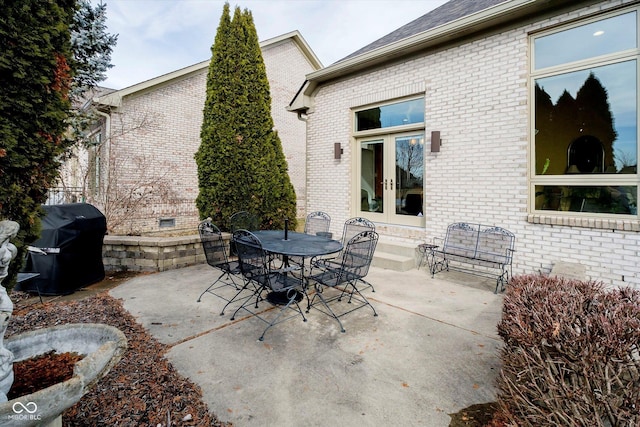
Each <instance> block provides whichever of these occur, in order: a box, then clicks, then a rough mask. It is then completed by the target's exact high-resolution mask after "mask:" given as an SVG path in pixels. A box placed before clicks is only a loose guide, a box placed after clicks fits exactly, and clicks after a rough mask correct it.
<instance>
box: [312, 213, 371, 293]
mask: <svg viewBox="0 0 640 427" xmlns="http://www.w3.org/2000/svg"><path fill="white" fill-rule="evenodd" d="M363 231H376V226H375V224H374V223H373V222H371V221H369V220H368V219H366V218H361V217H355V218H349V219H348V220H346V221H345V223H344V227H343V229H342V239H341V241H342V246H343V247H344V248H343V249H342V251H341V252H340V253H339V254H338V255H336V256H334V257H329V258H317V259H313V260H312V261H311V266H312V268H313V267H317V268H321V269H327V268H333V269H335V268H338V267H340V266H341V265H342V258H343V256H344V253H345V248H346V246H347V243H348V242H349V241H350V240H351V239H352V238H353V237H354V236H356V235H358V234H359V233H362V232H363ZM358 282H360V283H361V284H362V285H364V286H362V287H361V288H360V290H361V291H362V290H365V289H367V288H371V292H375V291H376V290H375V289H374V287H373V285H372V284H371V283H369V282H367V281H366V280H364V279H360V280H359V281H358Z"/></svg>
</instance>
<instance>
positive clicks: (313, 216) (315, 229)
mask: <svg viewBox="0 0 640 427" xmlns="http://www.w3.org/2000/svg"><path fill="white" fill-rule="evenodd" d="M330 225H331V217H330V216H329V214H327V213H325V212H322V211H316V212H311V213H310V214H308V215H307V218H306V220H305V223H304V232H305V234H311V235H315V236H321V237H326V238H327V239H330V238H331V233H329V227H330ZM304 261H305V259H304V258H303V257H299V256H290V257H289V258H288V262H289V264H290V265H291V264H294V265H297V266H299V267H300V268H301V269H302V276H304Z"/></svg>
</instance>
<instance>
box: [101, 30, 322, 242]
mask: <svg viewBox="0 0 640 427" xmlns="http://www.w3.org/2000/svg"><path fill="white" fill-rule="evenodd" d="M263 57H264V61H265V65H266V68H267V76H268V78H269V82H270V85H271V96H272V115H273V119H274V123H275V129H276V130H277V131H278V134H279V136H280V140H281V142H282V147H283V151H284V154H285V157H286V159H287V162H288V164H289V175H290V178H291V182H292V184H293V186H294V188H295V190H296V195H297V197H298V212H299V215H300V216H303V215H304V207H305V203H304V200H305V193H306V190H305V152H306V148H305V134H306V130H305V127H306V125H305V123H304V122H302V121H300V120H298V119H297V117H296V115H295V114H293V113H289V112H287V111H286V110H285V108H286V106H287V105H288V104H289V103H290V102H291V100H292V99H293V97H294V95H295V93H296V92H297V91H298V89H299V86H300V85H301V84H302V82H304V79H305V74H307V73H309V72H311V71H313V70H314V68H313V67H312V65H311V64H310V63H309V62H308V61H307V59H306V57H304V55H303V54H302V52H301V51H300V49H299V48H298V47H297V45H296V44H295V43H294V42H293V41H292V40H291V39H285V40H283V41H280V42H278V43H274V44H273V45H267V46H265V47H263ZM207 71H208V69H207V68H206V67H205V68H202V69H200V70H199V71H197V72H195V73H192V74H190V75H187V76H184V77H182V78H178V79H174V80H172V81H169V82H167V83H164V84H160V85H157V86H154V87H152V88H150V89H148V90H145V91H140V92H136V93H134V94H131V95H129V96H127V97H125V98H124V99H123V104H122V106H121V107H119V108H118V109H117V110H116V111H115V112H113V113H112V115H111V129H112V133H113V134H114V138H113V140H112V141H111V143H110V148H111V153H112V155H111V157H110V159H111V160H110V161H111V162H112V167H111V169H112V170H113V169H115V171H112V172H111V173H110V176H107V174H105V173H104V172H103V179H104V180H105V181H104V183H103V185H107V184H111V185H117V186H118V187H119V188H121V189H122V188H131V187H132V186H135V185H136V182H138V183H139V182H146V181H153V179H156V180H161V181H162V182H165V183H168V187H169V188H168V190H169V191H166V192H159V191H157V190H154V191H155V193H154V195H153V196H151V197H150V198H148V199H149V200H150V202H149V203H148V204H146V205H145V206H142V207H139V208H138V209H136V210H135V211H132V212H130V213H128V214H127V221H126V223H125V224H123V226H122V227H119V231H120V232H121V233H128V234H132V233H133V234H138V233H148V232H155V231H158V230H160V228H159V226H158V224H159V220H160V219H161V218H175V227H173V228H171V230H189V229H190V230H195V229H196V227H197V223H198V212H197V209H196V206H195V198H196V196H197V195H198V179H197V167H196V163H195V160H194V154H195V152H196V151H197V149H198V147H199V145H200V128H201V124H202V110H203V107H204V102H205V96H206V74H207ZM142 123H144V124H143V125H141V124H142ZM116 163H117V165H116V166H115V167H114V165H115V164H116ZM105 168H106V165H105ZM105 170H106V169H105ZM96 205H98V206H99V207H100V208H102V206H100V205H99V204H98V203H96Z"/></svg>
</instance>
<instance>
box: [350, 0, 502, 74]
mask: <svg viewBox="0 0 640 427" xmlns="http://www.w3.org/2000/svg"><path fill="white" fill-rule="evenodd" d="M506 1H508V0H451V1H449V2H447V3H445V4H443V5H442V6H440V7H438V8H436V9H433V10H432V11H431V12H428V13H426V14H424V15H422V16H421V17H419V18H418V19H415V20H413V21H411V22H409V23H408V24H406V25H403V26H402V27H400V28H398V29H397V30H395V31H393V32H391V33H389V34H387V35H386V36H384V37H382V38H380V39H378V40H376V41H374V42H373V43H370V44H368V45H366V46H365V47H363V48H361V49H359V50H357V51H355V52H353V53H352V54H350V55H348V56H346V57H345V58H343V59H341V60H340V61H343V60H345V59H348V58H352V57H354V56H358V55H362V54H363V53H366V52H370V51H372V50H375V49H377V48H379V47H382V46H386V45H388V44H391V43H395V42H397V41H400V40H403V39H406V38H407V37H411V36H413V35H416V34H419V33H422V32H425V31H427V30H430V29H432V28H436V27H438V26H440V25H443V24H446V23H448V22H452V21H455V20H456V19H460V18H463V17H465V16H468V15H471V14H473V13H476V12H479V11H481V10H484V9H487V8H489V7H491V6H495V5H496V4H499V3H504V2H506ZM340 61H338V62H340Z"/></svg>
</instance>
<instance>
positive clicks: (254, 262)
mask: <svg viewBox="0 0 640 427" xmlns="http://www.w3.org/2000/svg"><path fill="white" fill-rule="evenodd" d="M233 240H234V242H235V244H236V249H237V251H238V259H239V262H240V271H241V272H242V275H243V276H244V277H245V279H246V280H247V281H248V282H250V283H254V284H255V285H256V286H255V291H254V293H253V295H249V296H248V297H246V298H244V300H243V302H242V304H241V305H240V307H238V308H237V309H236V311H235V312H234V313H233V316H231V320H234V319H235V317H236V315H237V314H238V312H239V311H240V310H245V311H247V312H248V313H249V314H251V315H252V316H253V317H256V318H258V319H260V320H261V321H263V322H264V323H266V324H267V327H266V328H265V329H264V331H262V335H260V338H258V340H259V341H263V340H264V335H265V333H266V332H267V331H268V330H269V329H271V328H272V327H273V326H275V325H277V324H280V323H282V322H284V321H286V320H289V319H292V318H294V317H297V316H298V315H300V316H301V317H302V320H303V321H305V322H306V321H307V318H306V317H305V316H304V313H303V312H302V309H301V308H300V305H299V302H300V301H301V300H302V298H303V297H304V296H305V295H306V291H305V289H304V286H303V285H304V283H303V281H302V280H301V279H299V278H297V277H294V276H292V275H291V274H290V273H286V272H282V271H280V270H276V271H272V270H271V269H270V262H269V261H268V257H267V254H266V253H265V251H264V249H263V248H262V244H261V243H260V240H259V239H258V238H257V237H256V236H255V235H254V234H253V233H251V232H250V231H248V230H237V231H236V232H235V233H233ZM265 293H266V296H265V297H263V294H265ZM254 299H255V303H254ZM262 300H267V301H268V302H270V303H271V304H273V305H275V306H276V307H279V310H277V314H276V315H275V316H273V317H267V315H268V314H269V313H272V312H273V311H272V310H267V311H262V312H258V303H259V302H260V301H262ZM289 310H291V311H292V312H293V313H292V314H290V313H287V312H288V311H289Z"/></svg>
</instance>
